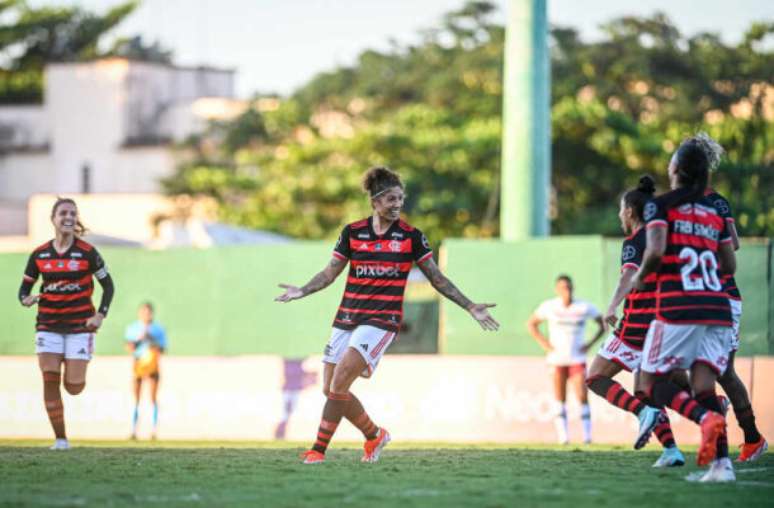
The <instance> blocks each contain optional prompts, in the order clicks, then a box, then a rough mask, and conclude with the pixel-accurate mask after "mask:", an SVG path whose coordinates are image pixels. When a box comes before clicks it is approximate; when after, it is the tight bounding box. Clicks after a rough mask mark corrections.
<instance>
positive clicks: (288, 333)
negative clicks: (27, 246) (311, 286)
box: [0, 243, 344, 356]
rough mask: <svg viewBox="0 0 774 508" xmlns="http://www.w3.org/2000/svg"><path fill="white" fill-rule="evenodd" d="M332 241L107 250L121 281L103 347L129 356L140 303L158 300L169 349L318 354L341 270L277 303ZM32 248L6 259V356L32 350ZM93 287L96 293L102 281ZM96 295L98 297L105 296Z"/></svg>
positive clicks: (1, 283) (0, 286)
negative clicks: (296, 297)
mask: <svg viewBox="0 0 774 508" xmlns="http://www.w3.org/2000/svg"><path fill="white" fill-rule="evenodd" d="M330 251H331V246H330V244H328V243H325V244H323V243H301V244H293V245H292V246H291V245H280V246H262V247H227V248H219V249H208V250H191V249H173V250H168V251H144V250H134V249H101V253H102V255H103V257H104V258H105V260H106V262H107V264H108V267H109V269H110V272H111V274H112V276H113V279H114V281H115V284H116V297H115V300H114V302H113V306H112V308H111V311H110V314H109V316H108V318H107V319H106V320H105V323H104V325H103V328H102V330H101V331H100V332H99V334H98V336H97V347H96V351H97V353H100V354H116V353H122V352H123V351H124V350H123V332H124V328H125V326H126V325H127V324H128V323H129V322H131V321H132V320H133V319H134V318H135V316H136V311H137V306H138V304H139V303H140V302H141V301H143V300H151V301H153V302H154V303H155V304H156V308H157V318H158V320H159V321H160V322H161V323H162V324H163V325H164V326H165V327H166V328H167V330H168V335H169V340H170V353H172V354H179V355H232V354H247V353H255V354H260V353H273V354H281V355H285V356H306V355H309V354H312V353H319V352H321V351H322V348H323V347H324V345H325V342H326V341H327V339H328V336H329V333H330V332H329V331H330V325H331V322H332V321H333V315H334V312H335V309H336V306H337V305H338V302H339V299H340V298H341V292H342V288H343V281H344V277H340V278H339V280H338V281H336V283H334V284H333V286H332V287H331V288H329V289H328V290H326V291H323V292H321V293H318V294H315V295H312V296H310V297H308V298H305V299H303V300H300V301H295V302H291V303H287V304H280V303H275V302H274V301H273V298H274V297H275V296H277V295H278V294H280V292H281V290H280V289H279V288H278V287H277V284H278V283H280V282H286V283H289V284H296V285H301V284H304V283H305V282H306V281H307V280H309V278H310V277H311V276H312V275H314V274H315V273H316V272H317V271H319V270H320V269H322V268H323V267H324V266H325V264H326V263H327V262H328V259H329V257H330ZM25 261H26V255H20V254H19V255H17V254H13V255H2V256H0V274H2V277H0V309H2V322H3V323H4V324H6V326H4V332H3V337H2V339H0V354H30V353H32V352H33V351H34V349H33V348H32V336H33V333H34V331H33V326H34V311H33V309H25V308H23V307H21V306H20V305H19V303H18V302H17V301H16V294H17V290H18V285H19V283H20V281H21V274H22V271H23V269H24V265H25ZM97 288H98V289H97V290H96V293H97V294H99V291H100V290H99V286H97ZM98 298H99V297H98V296H97V295H95V303H96V302H98V301H99V299H98Z"/></svg>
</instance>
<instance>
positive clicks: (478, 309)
mask: <svg viewBox="0 0 774 508" xmlns="http://www.w3.org/2000/svg"><path fill="white" fill-rule="evenodd" d="M495 306H497V304H496V303H474V304H473V305H471V306H470V307H469V308H468V312H470V315H471V316H473V319H475V320H476V321H478V324H480V325H481V328H483V329H484V330H492V331H493V332H496V331H497V329H498V328H500V323H498V322H497V321H496V320H495V318H493V317H492V315H491V314H489V311H488V310H487V309H491V308H492V307H495Z"/></svg>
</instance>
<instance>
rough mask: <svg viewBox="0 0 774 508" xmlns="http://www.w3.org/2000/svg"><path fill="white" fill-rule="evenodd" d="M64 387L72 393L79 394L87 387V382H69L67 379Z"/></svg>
mask: <svg viewBox="0 0 774 508" xmlns="http://www.w3.org/2000/svg"><path fill="white" fill-rule="evenodd" d="M64 387H65V390H67V393H69V394H70V395H78V394H79V393H81V392H82V391H83V389H84V388H85V387H86V383H68V382H67V381H65V383H64Z"/></svg>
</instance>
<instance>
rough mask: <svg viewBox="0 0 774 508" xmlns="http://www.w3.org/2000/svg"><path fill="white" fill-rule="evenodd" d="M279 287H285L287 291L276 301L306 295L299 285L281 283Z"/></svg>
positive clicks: (294, 298)
mask: <svg viewBox="0 0 774 508" xmlns="http://www.w3.org/2000/svg"><path fill="white" fill-rule="evenodd" d="M279 287H281V288H282V289H284V290H285V292H284V293H282V294H281V295H279V296H278V297H277V298H275V299H274V301H275V302H282V303H286V302H290V301H292V300H298V299H299V298H303V297H304V292H303V291H301V288H299V287H296V286H291V285H290V284H280V285H279Z"/></svg>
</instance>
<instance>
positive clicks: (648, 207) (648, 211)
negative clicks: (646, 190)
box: [642, 202, 658, 221]
mask: <svg viewBox="0 0 774 508" xmlns="http://www.w3.org/2000/svg"><path fill="white" fill-rule="evenodd" d="M657 211H658V207H657V206H656V203H652V202H651V203H646V204H645V208H644V209H643V211H642V216H643V218H644V219H645V220H646V221H649V220H650V219H652V218H653V217H655V216H656V212H657Z"/></svg>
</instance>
